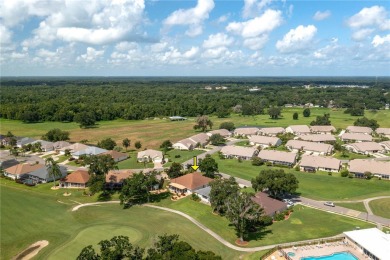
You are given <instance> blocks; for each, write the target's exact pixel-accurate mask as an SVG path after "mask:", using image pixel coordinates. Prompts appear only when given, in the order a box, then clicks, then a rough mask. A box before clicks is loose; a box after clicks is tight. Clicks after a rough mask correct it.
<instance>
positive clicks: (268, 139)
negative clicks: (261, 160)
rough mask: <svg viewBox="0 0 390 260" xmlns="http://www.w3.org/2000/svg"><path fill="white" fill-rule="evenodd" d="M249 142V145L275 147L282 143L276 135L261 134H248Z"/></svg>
mask: <svg viewBox="0 0 390 260" xmlns="http://www.w3.org/2000/svg"><path fill="white" fill-rule="evenodd" d="M249 143H250V144H251V145H255V146H260V147H262V148H267V147H271V146H272V147H275V146H279V145H281V144H282V140H280V139H279V138H277V137H272V136H263V135H250V136H249Z"/></svg>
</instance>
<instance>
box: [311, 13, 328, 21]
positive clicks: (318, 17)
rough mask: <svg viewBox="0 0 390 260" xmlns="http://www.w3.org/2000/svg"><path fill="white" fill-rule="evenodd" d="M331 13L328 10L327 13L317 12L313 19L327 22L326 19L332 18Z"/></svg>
mask: <svg viewBox="0 0 390 260" xmlns="http://www.w3.org/2000/svg"><path fill="white" fill-rule="evenodd" d="M331 14H332V13H331V12H330V11H329V10H326V11H323V12H321V11H317V12H316V13H315V14H314V16H313V19H314V20H316V21H322V20H325V19H326V18H329V17H330V16H331Z"/></svg>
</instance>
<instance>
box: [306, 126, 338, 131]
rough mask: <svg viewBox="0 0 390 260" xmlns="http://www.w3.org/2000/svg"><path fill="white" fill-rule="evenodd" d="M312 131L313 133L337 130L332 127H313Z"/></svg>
mask: <svg viewBox="0 0 390 260" xmlns="http://www.w3.org/2000/svg"><path fill="white" fill-rule="evenodd" d="M310 130H311V131H312V132H334V131H336V128H335V127H334V126H332V125H312V126H310Z"/></svg>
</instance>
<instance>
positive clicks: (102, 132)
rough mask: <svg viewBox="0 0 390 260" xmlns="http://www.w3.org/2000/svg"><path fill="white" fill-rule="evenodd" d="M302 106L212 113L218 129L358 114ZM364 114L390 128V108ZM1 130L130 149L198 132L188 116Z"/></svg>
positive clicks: (340, 123) (344, 119)
mask: <svg viewBox="0 0 390 260" xmlns="http://www.w3.org/2000/svg"><path fill="white" fill-rule="evenodd" d="M302 111H303V109H302V108H285V109H283V111H282V116H283V117H282V118H280V119H276V120H275V119H270V118H269V116H268V115H257V116H240V115H231V116H230V117H228V118H217V117H215V116H211V117H210V119H211V120H212V121H213V123H214V126H215V128H218V127H219V125H220V123H222V122H226V121H232V122H234V124H235V125H236V126H237V127H239V126H264V127H266V126H281V127H287V126H288V125H292V124H310V122H311V121H313V120H314V119H315V118H316V116H319V115H323V114H324V113H329V114H330V120H331V121H332V124H333V125H334V126H335V127H336V128H345V127H347V126H348V125H353V122H354V121H355V120H356V119H357V118H358V117H353V116H350V115H348V114H344V113H343V111H344V110H343V109H338V110H336V109H328V108H312V109H311V116H310V117H300V118H299V120H293V119H292V115H293V113H294V112H298V113H300V114H301V113H302ZM365 116H366V117H368V118H369V119H375V120H377V121H378V123H379V125H380V126H381V127H390V120H387V119H388V118H389V117H390V110H380V111H378V112H376V113H373V112H370V111H366V113H365ZM0 124H1V127H2V130H1V131H2V133H3V134H4V133H7V131H11V132H12V133H13V134H15V135H20V136H28V137H35V138H40V137H41V136H42V135H43V134H45V133H46V132H47V131H49V130H50V129H53V128H59V129H61V130H66V131H69V132H70V138H71V141H72V142H76V141H81V140H83V139H88V143H91V144H97V142H98V141H100V140H101V139H104V138H107V137H111V138H113V139H114V140H115V141H116V142H117V144H118V145H121V144H122V140H123V139H124V138H129V139H130V140H131V148H133V147H134V146H133V145H134V143H135V141H141V144H142V147H143V148H153V149H157V148H158V147H159V146H160V144H161V143H162V142H163V141H164V140H171V141H172V142H175V141H178V140H180V139H183V138H186V137H189V136H191V135H193V134H195V133H196V132H195V131H194V129H193V125H194V118H189V120H186V121H175V122H171V121H169V120H166V119H156V120H152V119H149V120H138V121H134V120H122V119H118V120H113V121H101V122H99V123H98V125H97V127H95V128H89V129H81V128H80V127H79V126H78V124H76V123H60V122H43V123H34V124H25V123H22V122H21V121H16V120H7V119H0Z"/></svg>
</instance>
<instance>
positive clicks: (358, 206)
mask: <svg viewBox="0 0 390 260" xmlns="http://www.w3.org/2000/svg"><path fill="white" fill-rule="evenodd" d="M336 205H337V206H340V207H344V208H348V209H353V210H357V211H361V212H367V210H366V208H365V207H364V204H363V202H353V203H336Z"/></svg>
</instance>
